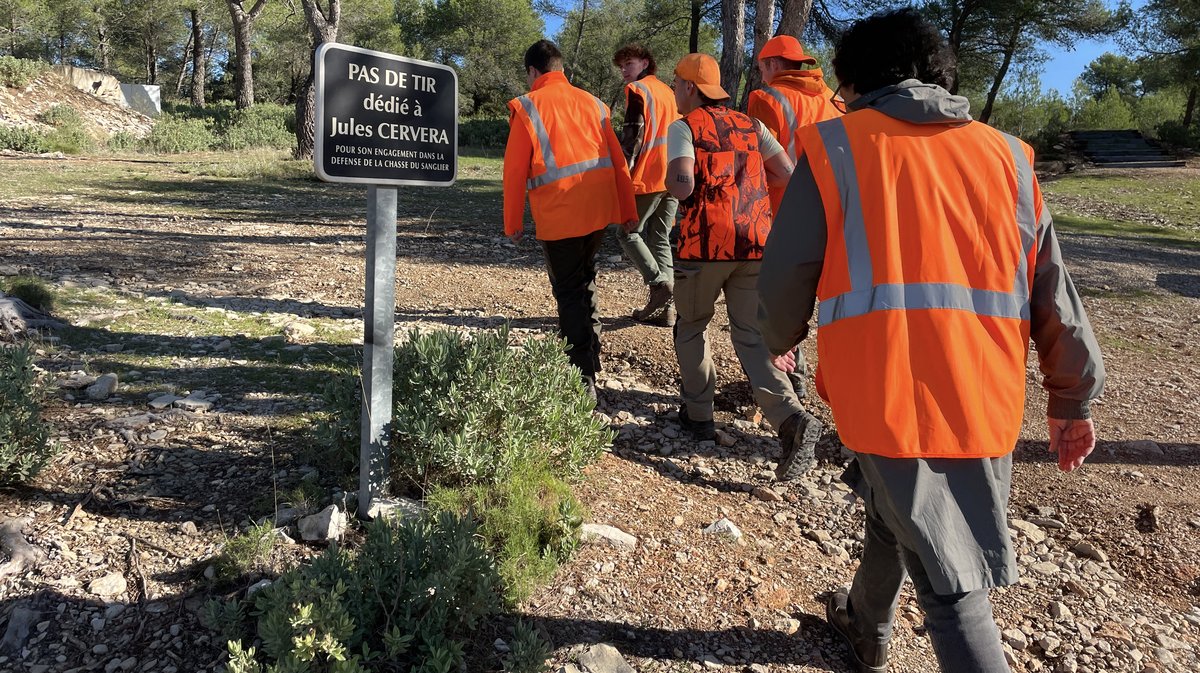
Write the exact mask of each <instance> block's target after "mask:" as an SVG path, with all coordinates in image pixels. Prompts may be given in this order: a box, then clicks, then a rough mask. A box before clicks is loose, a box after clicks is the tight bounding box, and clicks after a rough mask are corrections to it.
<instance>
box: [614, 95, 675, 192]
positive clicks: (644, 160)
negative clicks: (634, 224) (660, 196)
mask: <svg viewBox="0 0 1200 673" xmlns="http://www.w3.org/2000/svg"><path fill="white" fill-rule="evenodd" d="M630 96H637V97H639V98H641V100H642V118H643V119H644V120H645V126H644V127H643V128H644V131H643V133H642V149H641V151H640V152H639V153H638V156H637V158H636V159H635V160H634V162H633V167H632V169H631V171H630V173H631V177H632V178H633V193H634V194H654V193H656V192H665V191H667V127H668V126H670V125H671V122H673V121H675V120H676V119H679V108H678V107H676V106H675V92H674V91H672V90H671V87H669V86H667V85H666V84H663V82H662V80H660V79H658V78H657V77H655V76H654V75H647V76H645V77H643V78H641V79H640V80H638V81H636V82H630V83H629V84H627V85H625V105H626V107H628V106H629V97H630Z"/></svg>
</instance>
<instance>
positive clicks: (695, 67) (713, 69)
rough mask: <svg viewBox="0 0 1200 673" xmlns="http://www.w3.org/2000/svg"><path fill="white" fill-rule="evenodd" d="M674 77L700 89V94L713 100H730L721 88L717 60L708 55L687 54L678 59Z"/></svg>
mask: <svg viewBox="0 0 1200 673" xmlns="http://www.w3.org/2000/svg"><path fill="white" fill-rule="evenodd" d="M675 76H676V77H678V78H679V79H685V80H687V81H689V82H691V83H692V84H695V85H696V88H697V89H700V93H702V94H704V95H705V96H707V97H708V98H711V99H713V100H725V99H726V98H730V95H729V94H728V93H725V90H724V89H722V88H721V68H720V66H718V65H717V60H716V59H715V58H713V57H712V56H709V55H708V54H688V55H687V56H684V57H683V58H681V59H679V63H678V64H677V65H676V66H675Z"/></svg>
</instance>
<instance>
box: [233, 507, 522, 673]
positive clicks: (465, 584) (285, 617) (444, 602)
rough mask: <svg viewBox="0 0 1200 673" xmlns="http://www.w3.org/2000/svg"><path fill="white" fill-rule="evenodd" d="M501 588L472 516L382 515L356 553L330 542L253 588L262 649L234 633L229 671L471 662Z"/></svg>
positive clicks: (425, 668)
mask: <svg viewBox="0 0 1200 673" xmlns="http://www.w3.org/2000/svg"><path fill="white" fill-rule="evenodd" d="M498 588H499V578H498V577H497V575H496V569H495V566H494V563H493V561H492V559H491V557H490V556H489V554H488V551H487V549H486V547H485V546H484V545H483V543H482V540H481V539H480V538H479V536H478V535H477V534H476V531H475V525H474V523H473V522H471V521H470V520H469V519H465V518H460V517H457V516H454V515H451V514H442V515H440V516H438V517H436V518H423V519H419V520H410V521H407V522H404V523H402V524H396V523H392V522H390V521H387V520H377V521H375V522H373V523H371V524H370V525H368V527H367V531H366V540H365V541H364V543H363V545H362V547H361V548H360V549H359V550H358V551H357V553H352V552H349V551H347V550H344V549H340V548H338V547H336V546H335V547H331V548H330V549H328V550H327V551H326V552H325V553H324V554H323V555H322V556H320V557H318V558H316V559H315V560H314V561H313V562H312V563H311V564H310V565H307V566H302V567H300V568H297V569H294V570H291V571H289V572H287V573H286V574H284V575H283V576H282V577H280V578H279V579H278V580H277V581H276V582H275V583H274V584H272V585H271V586H269V587H267V588H265V589H262V590H261V591H259V592H258V594H256V595H255V597H254V599H253V602H254V610H253V615H254V616H256V617H257V623H258V633H257V635H258V637H259V638H261V639H262V652H261V653H260V652H258V651H256V648H253V647H252V648H249V649H243V647H242V645H241V642H240V641H236V640H231V641H230V642H229V644H228V647H229V653H230V661H229V665H228V670H229V671H230V673H264V672H266V673H300V672H306V673H307V672H309V671H313V672H322V671H330V672H332V671H337V672H338V673H357V672H365V671H379V672H381V673H382V672H383V671H389V672H390V671H413V672H420V673H450V672H451V671H459V670H467V669H466V668H465V667H464V662H465V659H466V652H467V643H468V642H469V639H470V637H471V636H472V634H473V630H474V629H475V627H476V625H477V624H478V623H479V622H480V620H481V619H483V618H484V617H486V616H488V615H490V614H492V613H494V612H495V611H496V610H497V609H498V608H499V606H500V602H499V597H498ZM228 612H229V611H228V610H222V613H226V614H227V613H228ZM521 646H522V647H527V645H526V644H525V643H522V645H521ZM536 646H537V644H536V643H535V644H534V645H533V647H536ZM514 656H517V655H516V653H514ZM521 656H523V658H526V659H527V658H529V657H530V655H529V653H527V652H526V653H523V654H522V655H521ZM471 670H479V668H478V667H475V668H474V669H471Z"/></svg>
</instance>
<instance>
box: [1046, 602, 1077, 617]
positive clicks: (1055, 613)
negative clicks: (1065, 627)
mask: <svg viewBox="0 0 1200 673" xmlns="http://www.w3.org/2000/svg"><path fill="white" fill-rule="evenodd" d="M1050 616H1051V617H1053V618H1054V619H1055V620H1057V621H1064V620H1069V619H1071V618H1072V615H1071V608H1068V607H1067V605H1066V603H1063V602H1062V601H1054V602H1053V603H1051V604H1050Z"/></svg>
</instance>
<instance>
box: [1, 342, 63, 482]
mask: <svg viewBox="0 0 1200 673" xmlns="http://www.w3.org/2000/svg"><path fill="white" fill-rule="evenodd" d="M41 400H42V391H41V389H40V387H39V386H38V383H37V374H36V372H34V369H33V351H32V349H31V348H30V347H29V346H28V345H22V346H0V484H5V485H9V484H19V483H23V482H26V481H29V480H30V479H32V478H34V477H35V476H37V474H38V473H39V472H41V471H42V468H44V467H45V466H46V464H47V463H49V462H50V459H51V458H52V457H53V456H54V453H55V450H56V447H55V445H54V444H53V442H51V441H50V428H49V427H48V426H47V425H46V423H45V422H44V421H43V420H42V408H41Z"/></svg>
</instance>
